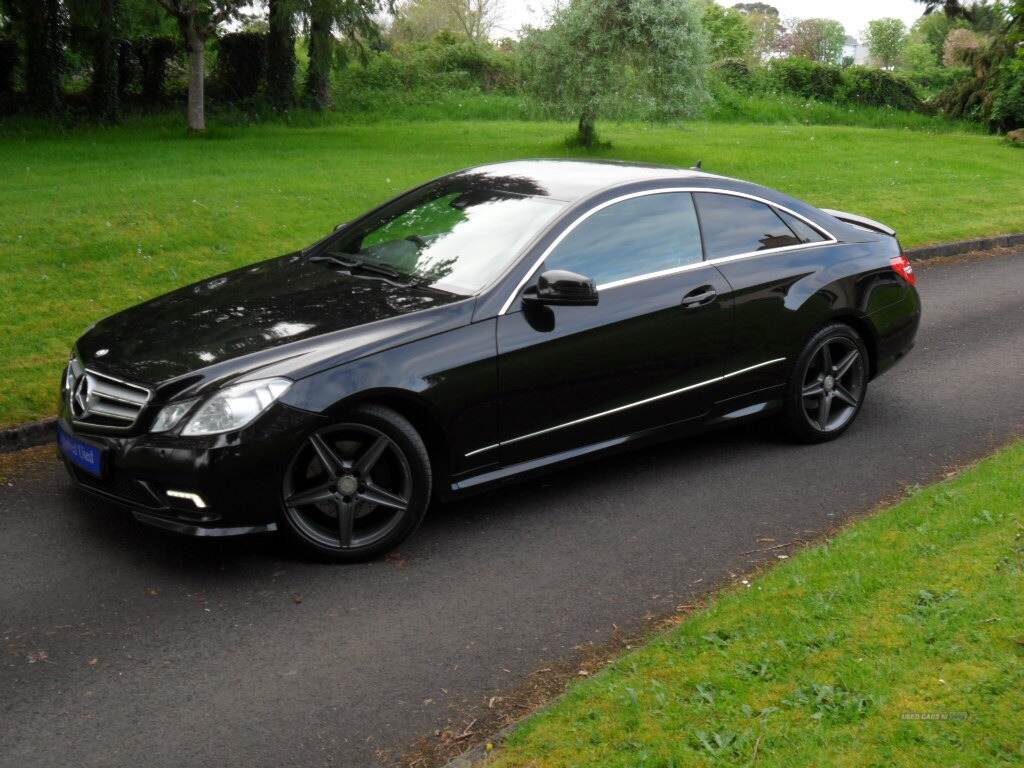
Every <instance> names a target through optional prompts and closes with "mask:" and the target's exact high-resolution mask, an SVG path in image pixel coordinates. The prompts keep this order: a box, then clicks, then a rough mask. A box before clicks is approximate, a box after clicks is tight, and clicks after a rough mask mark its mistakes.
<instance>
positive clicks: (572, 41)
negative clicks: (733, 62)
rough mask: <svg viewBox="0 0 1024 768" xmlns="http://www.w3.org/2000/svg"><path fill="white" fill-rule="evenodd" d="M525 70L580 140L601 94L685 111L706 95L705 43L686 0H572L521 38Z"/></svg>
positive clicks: (588, 137) (588, 140)
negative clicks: (574, 124)
mask: <svg viewBox="0 0 1024 768" xmlns="http://www.w3.org/2000/svg"><path fill="white" fill-rule="evenodd" d="M523 48H524V77H525V80H526V85H527V88H528V90H529V92H531V93H532V94H533V95H534V96H535V97H536V98H538V99H539V100H541V101H542V102H544V103H546V104H548V105H549V106H551V107H553V108H554V109H556V110H558V111H561V112H562V113H563V114H566V113H568V114H573V115H575V116H578V117H579V130H578V138H579V141H580V143H581V144H582V145H583V146H592V145H593V144H594V143H595V142H596V134H595V129H594V123H595V121H596V119H597V115H598V113H599V111H600V109H601V106H602V103H603V102H606V100H607V99H608V98H614V99H616V100H618V101H629V100H631V99H636V98H640V99H642V100H645V101H647V102H648V103H649V105H650V107H651V111H652V113H656V114H659V115H664V116H668V115H672V116H688V115H693V114H695V113H697V112H698V111H699V110H700V108H701V107H702V106H703V104H704V103H705V101H706V99H707V95H706V91H705V85H704V72H705V69H706V66H707V46H706V38H705V33H704V30H703V28H702V27H701V23H700V13H699V10H698V8H697V6H696V4H695V3H694V2H692V0H574V1H573V2H570V3H569V4H568V5H567V6H565V7H562V8H559V9H557V10H556V11H555V13H554V14H553V16H552V23H551V26H550V28H549V29H546V30H534V31H533V32H532V33H531V34H530V35H529V36H528V37H527V38H526V40H525V41H524V44H523Z"/></svg>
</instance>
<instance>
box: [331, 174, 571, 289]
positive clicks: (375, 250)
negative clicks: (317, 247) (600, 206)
mask: <svg viewBox="0 0 1024 768" xmlns="http://www.w3.org/2000/svg"><path fill="white" fill-rule="evenodd" d="M507 186H510V185H507ZM564 208H565V203H563V202H561V201H559V200H553V199H551V198H548V197H542V196H539V195H533V194H528V193H525V192H519V191H514V190H510V189H504V188H503V189H496V188H491V187H488V186H486V185H485V184H482V183H481V182H479V181H475V180H474V181H460V180H455V181H447V182H445V183H443V184H437V185H434V186H432V187H429V188H427V189H426V190H424V191H422V192H421V193H419V194H417V195H415V196H414V197H413V198H412V199H409V200H404V201H402V202H401V203H398V204H396V205H394V206H391V207H390V208H389V209H386V210H385V211H384V212H382V213H380V214H378V215H376V216H374V217H372V218H371V219H368V220H366V221H363V222H360V223H358V224H356V225H355V226H354V227H352V228H350V229H349V231H347V232H345V233H344V235H343V236H342V237H341V238H340V239H338V240H335V241H333V242H331V243H330V245H329V246H328V247H327V248H326V249H325V250H324V251H323V253H325V254H328V255H335V256H338V257H339V258H344V259H345V260H347V261H354V260H357V261H359V262H364V263H366V264H369V265H375V266H382V267H386V268H388V269H390V270H393V271H394V272H395V273H396V275H398V276H399V277H405V278H408V279H410V280H415V281H417V282H419V283H422V284H426V285H429V286H431V287H433V288H437V289H439V290H443V291H448V292H450V293H455V294H459V295H463V296H471V295H473V294H475V293H477V292H478V291H479V290H481V289H482V288H484V287H486V286H487V285H489V284H490V283H491V282H493V281H494V280H495V279H496V278H497V277H498V276H500V275H501V273H502V272H503V271H504V270H505V269H506V268H507V267H508V266H509V265H510V264H511V263H512V261H513V260H514V259H515V258H516V256H518V255H519V252H520V251H521V250H522V248H523V247H524V246H525V245H526V244H527V243H528V242H529V241H530V240H531V239H533V238H534V237H535V236H536V235H537V234H539V233H540V231H541V230H542V229H543V228H544V227H546V226H547V225H548V224H550V223H551V222H552V221H553V220H554V219H555V217H556V216H557V215H558V214H559V213H560V212H561V211H562V210H564Z"/></svg>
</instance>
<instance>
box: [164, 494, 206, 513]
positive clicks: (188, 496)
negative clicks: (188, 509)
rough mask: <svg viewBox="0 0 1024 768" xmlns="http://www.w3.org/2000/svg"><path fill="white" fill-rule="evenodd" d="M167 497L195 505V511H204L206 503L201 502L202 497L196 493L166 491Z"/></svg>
mask: <svg viewBox="0 0 1024 768" xmlns="http://www.w3.org/2000/svg"><path fill="white" fill-rule="evenodd" d="M167 495H168V496H170V497H171V498H172V499H185V500H186V501H191V502H192V503H193V504H195V505H196V509H206V502H205V501H203V497H202V496H200V495H199V494H198V493H190V492H188V491H167Z"/></svg>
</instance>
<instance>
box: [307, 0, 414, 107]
mask: <svg viewBox="0 0 1024 768" xmlns="http://www.w3.org/2000/svg"><path fill="white" fill-rule="evenodd" d="M303 1H304V3H305V8H304V12H305V14H306V16H307V17H308V19H309V48H308V50H309V66H308V68H307V69H306V88H305V90H306V101H307V103H308V104H309V106H311V107H312V108H313V109H318V110H325V109H330V107H331V103H332V101H333V99H332V97H331V70H332V69H333V66H334V49H335V43H336V39H335V37H334V30H335V29H337V30H338V31H339V32H340V33H341V35H342V36H344V37H346V38H347V39H348V40H350V41H351V42H352V43H354V44H355V45H356V46H357V47H359V49H360V51H362V50H363V48H362V43H363V41H364V40H377V39H379V37H380V29H379V27H378V26H377V21H376V19H375V18H374V17H375V15H376V14H378V13H380V12H381V11H384V10H392V11H393V10H394V7H393V4H392V2H391V0H303Z"/></svg>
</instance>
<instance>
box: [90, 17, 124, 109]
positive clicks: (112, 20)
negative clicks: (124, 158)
mask: <svg viewBox="0 0 1024 768" xmlns="http://www.w3.org/2000/svg"><path fill="white" fill-rule="evenodd" d="M119 5H120V3H119V0H100V22H99V26H98V28H97V30H96V48H95V50H94V52H93V60H92V93H91V97H92V98H91V102H92V104H91V107H92V113H93V117H95V118H97V119H98V120H106V121H109V122H116V121H117V108H118V103H117V102H118V66H117V63H118V62H117V43H116V42H115V39H114V38H115V35H116V33H117V22H118V11H119V10H120V9H119V8H118V6H119Z"/></svg>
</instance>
